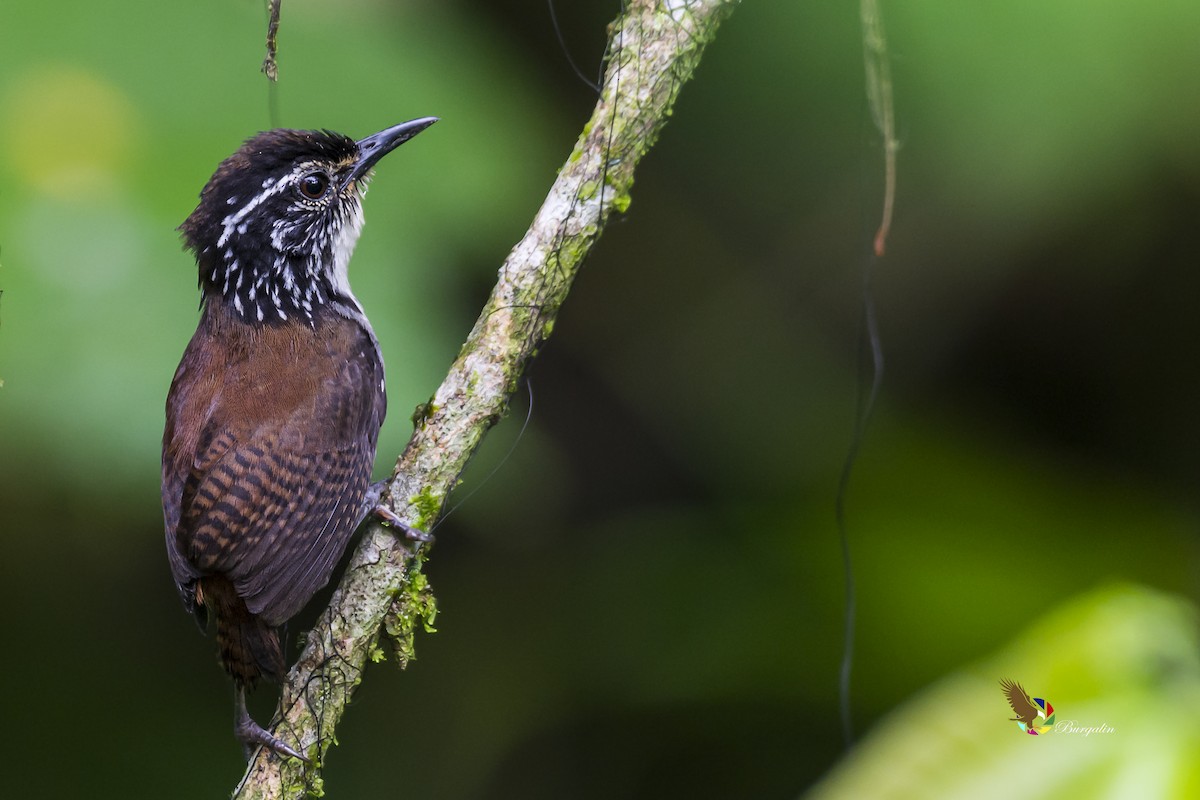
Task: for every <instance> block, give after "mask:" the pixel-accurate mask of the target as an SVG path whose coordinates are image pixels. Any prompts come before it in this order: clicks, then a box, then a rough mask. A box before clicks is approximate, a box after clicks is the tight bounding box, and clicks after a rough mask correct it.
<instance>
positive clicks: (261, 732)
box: [234, 716, 312, 764]
mask: <svg viewBox="0 0 1200 800" xmlns="http://www.w3.org/2000/svg"><path fill="white" fill-rule="evenodd" d="M234 734H235V735H236V736H237V738H238V740H239V741H241V743H242V747H243V748H244V750H245V754H246V761H247V762H248V761H250V760H251V758H253V756H254V747H255V746H256V745H261V746H263V747H265V748H267V749H268V750H273V751H275V752H276V753H278V754H279V755H281V756H290V757H291V758H298V759H300V760H301V761H303V762H304V763H305V764H311V763H312V762H311V761H309V760H308V759H307V758H305V757H304V756H302V755H300V753H298V752H297V751H296V750H295V749H293V748H292V747H289V746H288V745H287V744H284V742H283V741H282V740H280V739H278V738H277V737H275V736H272V735H271V734H270V733H269V732H268V731H266V730H265V729H264V728H263V727H262V726H261V725H259V724H258V723H257V722H255V721H254V720H252V719H250V717H249V716H246V717H243V718H242V719H240V720H238V722H237V725H236V726H235V727H234Z"/></svg>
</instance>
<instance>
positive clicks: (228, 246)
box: [162, 118, 434, 758]
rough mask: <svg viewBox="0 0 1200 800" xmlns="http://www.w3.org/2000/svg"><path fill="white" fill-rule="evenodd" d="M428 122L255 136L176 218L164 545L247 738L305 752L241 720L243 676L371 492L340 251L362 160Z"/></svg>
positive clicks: (370, 397)
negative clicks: (195, 292)
mask: <svg viewBox="0 0 1200 800" xmlns="http://www.w3.org/2000/svg"><path fill="white" fill-rule="evenodd" d="M433 121H434V120H432V119H429V118H427V119H422V120H414V121H413V122H412V123H405V124H404V125H400V126H396V127H395V128H391V129H389V130H387V131H384V132H382V133H380V134H376V135H375V136H372V137H368V138H367V139H364V140H362V141H360V142H354V141H353V140H351V139H348V138H346V137H344V136H340V135H338V134H331V133H328V132H312V131H270V132H268V133H264V134H260V135H259V136H256V137H254V138H253V139H251V140H249V141H248V142H247V143H246V144H245V145H244V146H243V147H242V148H241V149H240V150H239V151H238V152H237V153H235V154H234V155H233V156H231V157H230V158H228V159H226V160H225V162H223V163H222V164H221V166H220V167H219V168H218V169H217V172H216V173H215V174H214V175H213V178H212V179H211V180H210V181H209V183H208V185H207V186H205V188H204V191H203V193H202V194H201V201H200V205H199V206H198V207H197V208H196V210H195V211H194V212H193V213H192V215H191V216H189V217H188V220H187V221H186V222H185V223H184V224H183V226H182V227H181V230H183V232H184V237H185V241H186V243H187V245H188V246H189V247H190V248H191V249H192V250H193V251H194V252H195V253H196V260H197V263H198V266H199V270H200V282H201V287H202V289H203V301H202V311H201V317H200V323H199V326H198V327H197V330H196V333H195V335H194V336H193V337H192V340H191V342H190V343H189V344H188V346H187V349H186V350H185V351H184V354H183V359H182V361H181V362H180V364H179V368H178V369H177V370H176V373H175V378H174V380H173V381H172V383H171V389H170V393H169V394H168V397H167V421H166V429H165V432H164V435H163V463H162V467H163V471H162V501H163V516H164V521H165V525H166V542H167V553H168V557H169V560H170V565H171V572H172V574H173V576H174V578H175V581H176V584H177V586H178V588H179V591H180V595H181V597H182V599H183V603H184V605H185V606H186V607H187V608H189V609H190V610H192V611H194V612H195V613H196V614H197V615H198V616H199V617H200V618H201V619H202V620H203V619H205V618H208V617H211V618H213V620H214V621H215V625H216V633H217V642H218V648H219V652H220V656H221V662H222V663H223V665H224V667H225V669H226V670H227V671H228V672H229V674H230V675H231V676H232V677H233V679H234V682H235V685H236V687H237V726H236V731H237V733H238V736H239V738H241V739H242V740H243V742H245V743H246V744H247V746H249V745H250V744H265V745H267V746H269V747H271V748H272V749H274V750H276V751H277V752H282V753H285V754H287V755H292V756H295V757H298V758H300V757H302V756H300V754H299V753H297V752H296V751H295V750H293V749H292V748H290V747H288V746H287V745H285V744H283V743H282V742H281V741H280V740H279V739H277V738H275V737H274V736H272V735H271V734H269V733H267V732H266V731H264V730H263V729H262V728H260V727H259V726H258V725H257V724H255V723H254V722H253V721H252V720H251V719H250V718H249V715H248V714H247V713H246V710H245V698H244V692H245V689H246V688H247V687H252V686H253V685H254V684H255V682H256V681H257V680H258V678H260V677H267V678H269V679H272V680H279V679H280V678H281V677H282V675H283V672H284V670H285V664H284V658H283V650H282V647H281V645H280V641H279V635H278V632H277V628H278V627H279V626H280V625H282V624H283V623H284V622H286V621H287V620H288V619H290V618H291V617H292V616H294V615H295V614H296V613H297V612H298V611H299V610H300V609H301V608H302V607H303V606H304V605H305V603H307V602H308V600H309V599H310V598H311V597H312V595H313V594H314V593H315V592H316V591H317V590H318V589H320V588H321V587H322V586H323V585H324V584H325V583H326V582H327V581H328V580H329V577H330V574H331V572H332V571H333V569H334V566H335V565H336V563H337V561H338V558H339V557H340V556H341V554H342V552H343V551H344V549H345V547H346V544H347V542H348V540H349V538H350V536H351V534H352V533H353V531H354V529H355V528H356V527H357V525H358V523H359V522H360V521H361V520H362V518H363V516H364V515H365V514H366V513H368V512H369V511H370V510H371V509H372V508H374V507H375V505H376V500H377V490H376V489H373V488H372V486H371V483H370V478H371V469H372V465H373V462H374V458H375V446H376V442H377V440H378V435H379V428H380V425H381V424H382V423H383V418H384V414H385V412H386V406H387V400H386V396H385V394H384V376H383V362H382V359H381V357H380V355H379V346H378V343H377V342H376V340H375V335H374V333H373V332H372V330H371V326H370V324H369V323H368V322H367V318H366V316H365V315H364V314H363V311H362V308H361V306H360V305H359V303H358V301H357V299H355V297H354V295H353V294H352V293H351V291H350V286H349V282H348V279H347V277H346V267H347V263H348V261H349V258H350V253H351V251H352V250H353V247H354V243H355V241H356V239H357V237H358V232H359V229H360V227H361V225H362V215H361V195H362V191H363V187H364V184H365V182H366V180H367V174H368V172H369V170H370V168H371V167H372V166H373V165H374V164H375V162H376V161H378V159H379V158H381V157H382V156H383V155H385V154H386V153H387V152H389V151H390V150H392V149H393V148H395V147H396V146H397V145H399V144H400V143H401V142H403V141H406V140H407V139H408V138H411V137H412V136H414V135H416V133H418V132H419V131H420V130H423V129H424V128H425V127H428V125H430V124H432V122H433Z"/></svg>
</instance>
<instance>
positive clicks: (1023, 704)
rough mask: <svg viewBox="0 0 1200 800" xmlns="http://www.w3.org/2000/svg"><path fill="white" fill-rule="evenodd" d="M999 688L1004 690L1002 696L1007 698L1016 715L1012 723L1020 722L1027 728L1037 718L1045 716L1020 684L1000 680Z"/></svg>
mask: <svg viewBox="0 0 1200 800" xmlns="http://www.w3.org/2000/svg"><path fill="white" fill-rule="evenodd" d="M1000 687H1001V688H1002V689H1004V696H1005V697H1007V698H1008V705H1009V707H1010V708H1012V710H1013V713H1014V714H1016V716H1015V717H1013V718H1012V721H1013V722H1020V723H1021V724H1023V725H1024V726H1025V727H1026V728H1028V727H1029V726H1030V725H1032V724H1033V723H1034V722H1035V721H1036V720H1037V718H1038V717H1039V716H1045V713H1044V712H1043V711H1042V710H1041V709H1040V708H1038V707H1037V706H1035V705H1034V704H1033V701H1032V700H1030V699H1029V694H1028V693H1027V692H1026V691H1025V690H1024V689H1023V688H1021V684H1019V683H1017V682H1016V681H1010V680H1002V681H1000Z"/></svg>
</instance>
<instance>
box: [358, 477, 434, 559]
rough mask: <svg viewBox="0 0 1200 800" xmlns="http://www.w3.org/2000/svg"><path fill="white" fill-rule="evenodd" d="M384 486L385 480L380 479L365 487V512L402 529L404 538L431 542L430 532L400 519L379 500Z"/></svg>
mask: <svg viewBox="0 0 1200 800" xmlns="http://www.w3.org/2000/svg"><path fill="white" fill-rule="evenodd" d="M386 488H387V481H380V482H379V483H373V484H371V486H370V488H368V489H367V496H366V499H365V501H364V505H365V506H366V513H367V514H374V515H375V516H377V517H379V518H380V519H381V520H383V521H384V522H386V523H387V524H388V525H391V526H392V527H393V528H399V529H400V530H402V531H404V536H405V538H407V539H409V540H411V541H414V542H421V543H423V544H428V543H429V542H432V541H433V536H432V534H428V533H426V532H425V531H422V530H418V529H417V528H414V527H413V526H411V525H409V524H408V523H407V522H405V521H404V520H402V519H400V517H399V515H398V514H396V512H395V511H392V510H391V509H390V508H388V507H387V506H385V505H384V504H383V503H381V502H379V498H380V497H382V496H383V490H384V489H386Z"/></svg>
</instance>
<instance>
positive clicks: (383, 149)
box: [345, 117, 438, 186]
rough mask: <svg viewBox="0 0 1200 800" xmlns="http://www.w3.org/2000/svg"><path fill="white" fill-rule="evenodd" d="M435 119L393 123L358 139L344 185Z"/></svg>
mask: <svg viewBox="0 0 1200 800" xmlns="http://www.w3.org/2000/svg"><path fill="white" fill-rule="evenodd" d="M437 121H438V118H437V117H421V118H420V119H413V120H409V121H408V122H401V123H400V124H399V125H395V126H393V127H391V128H388V129H387V130H385V131H380V132H379V133H375V134H372V135H370V136H368V137H367V138H365V139H360V140H359V141H358V143H357V144H358V161H356V162H355V163H354V166H353V167H352V168H351V169H350V174H349V175H347V176H346V184H345V185H347V186H349V185H350V184H351V183H353V182H354V181H356V180H358V179H359V178H361V177H363V176H364V175H366V174H367V173H368V172H370V171H371V167H373V166H375V164H376V163H377V162H378V161H379V159H381V158H383V157H384V156H386V155H387V154H388V153H390V152H392V151H393V150H395V149H396V148H397V147H399V146H400V145H402V144H404V143H405V142H407V141H408V140H409V139H411V138H413V137H414V136H416V135H417V134H418V133H420V132H421V131H423V130H425V129H426V128H428V127H429V126H430V125H432V124H433V123H435V122H437Z"/></svg>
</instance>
